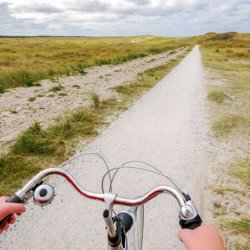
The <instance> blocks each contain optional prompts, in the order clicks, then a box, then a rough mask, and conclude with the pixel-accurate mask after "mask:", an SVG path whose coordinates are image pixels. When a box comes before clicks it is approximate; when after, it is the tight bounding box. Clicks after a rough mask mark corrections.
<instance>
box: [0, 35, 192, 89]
mask: <svg viewBox="0 0 250 250" xmlns="http://www.w3.org/2000/svg"><path fill="white" fill-rule="evenodd" d="M186 45H188V42H187V41H185V40H184V39H174V38H172V39H170V38H164V37H155V36H141V37H121V38H119V37H116V38H112V37H110V38H108V37H107V38H72V37H71V38H68V37H65V38H39V37H38V38H4V39H3V38H2V39H1V40H0V93H2V92H4V90H5V89H7V88H15V87H18V86H28V87H29V86H34V85H36V83H37V82H38V81H39V80H41V79H52V80H53V79H57V76H60V75H71V74H76V73H80V74H85V69H86V68H87V67H90V66H94V65H103V64H118V63H123V62H126V61H129V60H133V59H135V58H139V57H145V56H147V55H152V54H158V53H162V52H165V51H168V50H174V49H176V48H179V47H182V46H186Z"/></svg>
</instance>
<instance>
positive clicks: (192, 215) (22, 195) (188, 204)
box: [0, 168, 201, 229]
mask: <svg viewBox="0 0 250 250" xmlns="http://www.w3.org/2000/svg"><path fill="white" fill-rule="evenodd" d="M52 174H55V175H60V176H63V177H64V178H65V179H66V180H67V181H68V182H69V183H70V184H71V185H72V186H73V187H74V188H75V189H76V190H77V191H78V192H79V193H80V194H81V195H83V196H85V197H87V198H89V199H95V200H99V201H102V202H105V199H104V197H105V194H99V193H93V192H89V191H87V190H86V189H84V188H83V187H82V186H81V185H80V184H79V183H78V181H77V180H76V179H75V178H74V177H73V176H72V175H71V174H69V173H68V172H66V171H64V170H62V169H59V168H49V169H46V170H43V171H41V172H40V173H38V174H37V175H36V176H35V177H33V178H32V179H31V180H30V181H29V182H28V183H27V184H26V185H25V186H24V187H23V188H22V189H20V190H19V191H17V192H16V193H15V195H14V196H12V197H16V198H15V199H14V198H13V199H14V200H9V201H7V202H18V203H25V202H26V201H27V199H28V196H27V195H28V194H29V193H30V192H31V191H34V189H35V188H36V187H38V186H39V185H40V183H41V182H42V181H43V180H44V179H45V178H46V177H47V176H49V175H52ZM161 193H168V194H170V195H172V196H173V197H174V198H175V199H176V200H177V202H178V203H179V205H180V207H181V210H180V216H179V217H180V225H181V227H182V228H192V229H193V227H194V226H195V227H198V226H200V225H201V219H200V216H199V214H198V212H197V209H196V207H195V205H194V203H193V202H192V200H187V199H186V197H185V195H184V194H182V193H181V192H180V191H179V190H177V189H175V188H174V187H171V186H158V187H155V188H154V189H152V190H151V191H149V192H148V193H146V194H145V195H143V196H140V197H138V198H134V199H129V198H123V197H119V196H116V197H115V199H114V201H113V204H119V205H125V206H139V205H142V204H145V203H146V202H147V201H149V200H151V199H152V198H154V197H155V196H157V195H158V194H161ZM8 216H10V215H8ZM8 218H9V217H8ZM8 218H7V216H6V217H5V218H4V219H3V220H1V221H0V227H1V226H2V225H3V224H4V223H5V222H6V221H7V220H8ZM190 222H191V224H190Z"/></svg>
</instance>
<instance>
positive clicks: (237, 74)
mask: <svg viewBox="0 0 250 250" xmlns="http://www.w3.org/2000/svg"><path fill="white" fill-rule="evenodd" d="M201 52H202V55H203V62H204V64H205V65H206V66H207V67H209V68H210V71H212V72H213V76H214V75H217V76H218V78H216V81H215V84H213V83H214V82H213V81H212V79H211V84H210V86H209V91H210V92H209V94H208V100H209V101H211V102H214V103H216V104H217V105H216V107H214V106H213V107H212V108H211V109H213V115H214V119H213V120H214V124H213V125H212V131H213V134H214V135H215V136H216V137H217V138H218V140H217V143H218V144H216V146H217V147H220V146H221V145H222V144H220V143H223V145H225V143H226V144H227V149H226V150H227V151H229V152H234V150H235V149H236V147H237V155H239V154H241V155H242V158H240V159H238V160H237V161H236V160H235V158H234V157H235V154H234V153H232V156H231V158H230V157H228V158H227V159H224V161H228V162H233V163H232V164H230V165H229V166H228V164H225V166H224V167H225V169H226V170H227V172H224V173H225V176H223V177H222V178H220V179H219V180H220V181H218V182H217V183H216V184H215V187H214V192H215V193H214V194H213V195H215V194H216V195H217V196H218V197H217V198H218V200H219V198H220V197H221V199H222V202H221V203H220V204H219V207H214V212H213V213H214V216H215V217H217V220H222V223H221V227H222V230H223V231H224V234H225V237H226V239H227V240H226V241H227V248H228V249H238V250H245V249H248V248H249V244H248V242H249V238H250V234H249V232H250V221H249V220H248V219H245V213H244V209H243V210H240V209H236V207H235V204H238V205H239V206H240V204H244V203H245V202H246V201H247V199H248V194H249V187H250V160H249V158H244V157H247V156H244V155H245V152H246V148H245V145H246V144H247V142H248V141H249V139H250V116H249V113H250V82H249V79H250V34H238V33H233V32H230V33H224V34H219V35H215V36H213V37H210V38H209V39H207V40H206V41H205V42H204V43H203V45H202V46H201ZM218 79H220V80H218ZM225 93H226V94H225ZM235 144H236V145H238V146H235ZM226 155H227V154H226ZM237 157H238V156H237ZM220 167H222V168H223V166H220ZM226 173H228V175H226ZM223 179H226V181H223ZM230 200H234V202H232V203H231V202H230ZM224 201H225V202H224ZM226 214H230V218H228V219H227V218H225V216H226ZM232 236H233V237H232Z"/></svg>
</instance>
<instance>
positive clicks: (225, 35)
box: [209, 32, 238, 41]
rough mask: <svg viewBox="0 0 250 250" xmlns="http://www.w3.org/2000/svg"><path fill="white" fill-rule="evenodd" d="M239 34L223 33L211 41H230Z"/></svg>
mask: <svg viewBox="0 0 250 250" xmlns="http://www.w3.org/2000/svg"><path fill="white" fill-rule="evenodd" d="M237 34H238V33H237V32H227V33H221V34H217V35H215V36H214V37H212V38H210V39H209V40H212V41H214V40H228V39H231V38H233V37H234V36H236V35H237Z"/></svg>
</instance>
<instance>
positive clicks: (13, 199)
mask: <svg viewBox="0 0 250 250" xmlns="http://www.w3.org/2000/svg"><path fill="white" fill-rule="evenodd" d="M6 202H8V203H22V200H21V199H20V198H19V197H17V196H16V195H15V194H14V195H13V196H11V197H10V198H8V199H7V201H6ZM12 215H13V214H9V215H7V216H6V217H5V218H3V219H2V220H1V221H0V227H2V226H3V224H4V223H5V222H7V221H8V220H9V219H10V217H11V216H12Z"/></svg>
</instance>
